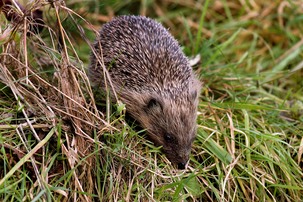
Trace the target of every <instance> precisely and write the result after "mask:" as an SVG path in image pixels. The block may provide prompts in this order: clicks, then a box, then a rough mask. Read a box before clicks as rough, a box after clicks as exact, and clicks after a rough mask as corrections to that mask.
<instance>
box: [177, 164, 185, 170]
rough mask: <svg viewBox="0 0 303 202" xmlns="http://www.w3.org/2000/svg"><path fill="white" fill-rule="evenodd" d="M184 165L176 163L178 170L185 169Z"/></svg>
mask: <svg viewBox="0 0 303 202" xmlns="http://www.w3.org/2000/svg"><path fill="white" fill-rule="evenodd" d="M185 165H186V163H183V162H181V163H178V169H180V170H181V169H185Z"/></svg>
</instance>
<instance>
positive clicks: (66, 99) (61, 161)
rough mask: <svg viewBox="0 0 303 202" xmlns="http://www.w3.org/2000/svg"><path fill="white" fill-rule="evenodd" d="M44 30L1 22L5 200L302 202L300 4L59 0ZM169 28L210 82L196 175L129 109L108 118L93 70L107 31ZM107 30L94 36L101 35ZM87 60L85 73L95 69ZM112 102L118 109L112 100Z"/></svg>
mask: <svg viewBox="0 0 303 202" xmlns="http://www.w3.org/2000/svg"><path fill="white" fill-rule="evenodd" d="M26 8H28V9H29V10H30V9H31V8H41V9H42V10H43V11H44V20H45V28H44V30H43V32H41V33H39V34H38V35H33V36H30V37H29V36H27V35H26V30H24V29H23V28H24V27H27V26H25V25H27V23H30V22H27V21H24V22H19V23H15V24H14V23H12V22H8V21H6V19H5V18H4V16H1V18H0V22H1V23H0V24H1V30H0V34H1V37H0V45H1V46H0V50H1V53H0V61H1V63H0V103H1V104H0V117H1V119H0V159H1V161H2V162H3V163H1V164H0V199H1V200H3V201H6V200H11V201H12V200H13V201H24V200H26V201H27V200H28V201H39V200H48V201H70V200H80V201H118V200H125V201H185V200H186V201H201V200H207V201H300V200H301V198H302V195H303V194H302V193H303V190H302V187H303V176H302V175H303V174H302V165H303V161H302V153H303V143H302V142H303V136H302V135H303V96H302V95H303V93H302V91H303V88H302V86H303V83H302V82H303V81H302V76H303V66H302V60H301V58H302V46H303V41H302V34H303V33H302V25H303V23H302V19H301V17H300V16H301V15H302V13H303V11H302V8H301V7H300V3H299V2H296V1H282V0H279V1H275V2H266V1H258V0H256V1H242V0H240V1H239V2H237V3H236V2H232V1H224V0H216V1H203V2H197V1H193V0H189V1H161V2H158V1H142V2H141V3H138V2H132V1H129V2H128V1H125V2H121V3H113V1H102V2H98V1H86V2H82V3H79V2H76V3H75V2H72V1H67V2H66V5H64V4H63V3H62V2H54V3H52V4H50V3H48V1H40V2H31V3H28V6H27V7H26ZM119 14H143V15H147V16H150V17H153V18H155V19H157V20H159V21H161V22H162V23H163V24H164V26H166V27H169V28H170V31H171V32H172V34H173V35H174V36H176V38H177V39H179V41H180V43H181V44H182V46H183V47H184V51H185V52H186V54H187V55H188V56H196V55H200V56H201V60H200V61H199V63H198V64H196V65H195V66H194V69H195V70H196V72H197V74H198V75H199V76H200V77H201V80H203V82H204V86H203V89H202V93H201V102H200V105H199V116H198V128H199V129H198V134H197V138H196V140H195V142H194V145H193V150H192V155H191V159H190V162H189V165H188V168H187V169H186V170H184V171H177V170H175V169H174V168H173V167H172V166H171V165H170V163H169V161H168V160H167V159H166V157H165V156H164V155H162V154H161V152H159V148H156V147H154V146H153V144H152V143H151V142H149V141H148V140H146V139H145V138H144V131H138V130H137V129H136V128H135V127H134V126H132V125H128V124H126V123H125V121H124V119H125V110H124V106H123V105H119V106H117V107H113V108H110V107H108V109H111V111H109V113H105V112H104V111H102V110H101V111H100V110H98V109H97V106H96V102H98V101H95V98H94V96H93V93H92V90H91V87H90V84H89V81H88V78H87V76H86V73H85V71H86V67H87V63H88V58H89V52H90V42H91V41H93V38H94V34H95V33H96V32H97V31H96V30H97V28H98V27H100V25H101V24H102V23H103V22H105V21H108V20H109V19H110V18H111V17H112V16H114V15H119ZM94 25H95V26H94ZM83 62H84V63H83ZM107 104H109V103H107Z"/></svg>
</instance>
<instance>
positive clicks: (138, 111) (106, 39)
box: [88, 15, 201, 169]
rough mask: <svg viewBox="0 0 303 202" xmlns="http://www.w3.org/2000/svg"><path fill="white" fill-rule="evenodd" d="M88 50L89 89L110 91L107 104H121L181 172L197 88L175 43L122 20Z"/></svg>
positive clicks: (151, 24)
mask: <svg viewBox="0 0 303 202" xmlns="http://www.w3.org/2000/svg"><path fill="white" fill-rule="evenodd" d="M93 49H94V50H93V51H92V54H91V58H90V66H89V68H88V76H89V79H90V81H91V83H92V85H93V86H94V87H95V88H97V89H98V90H100V91H103V92H106V91H107V90H109V92H110V95H111V101H112V102H116V101H117V99H118V100H121V101H122V102H123V103H124V104H125V106H126V112H127V113H128V114H130V116H131V117H132V118H133V119H135V120H136V121H137V122H138V123H139V124H140V125H141V126H142V127H143V128H144V129H146V132H147V136H148V137H149V139H150V140H151V141H152V142H153V143H154V144H155V145H156V146H161V149H162V151H163V152H164V154H165V155H166V157H167V158H168V160H170V161H171V163H172V164H173V165H175V166H177V168H178V169H185V167H186V165H187V162H188V161H189V155H190V152H191V147H192V143H193V141H194V139H195V137H196V130H197V129H196V128H197V124H196V118H197V106H198V96H199V94H200V87H201V83H200V82H199V80H198V79H197V76H196V75H195V74H194V72H193V70H192V67H191V66H190V65H189V61H188V59H187V57H186V56H185V55H184V53H183V52H182V50H181V48H180V46H179V44H178V42H177V41H176V40H175V39H174V38H173V36H172V35H171V34H170V33H169V32H168V30H167V29H166V28H164V27H163V26H162V25H161V24H160V23H158V22H156V21H155V20H152V19H150V18H148V17H144V16H130V15H127V16H119V17H116V18H114V19H113V20H111V21H110V22H108V23H106V24H104V25H103V26H102V28H101V30H100V32H99V35H98V36H97V39H96V40H95V43H94V45H93ZM104 67H105V68H106V69H105V68H104ZM105 75H107V76H105ZM108 80H110V82H106V81H108ZM114 95H116V96H114Z"/></svg>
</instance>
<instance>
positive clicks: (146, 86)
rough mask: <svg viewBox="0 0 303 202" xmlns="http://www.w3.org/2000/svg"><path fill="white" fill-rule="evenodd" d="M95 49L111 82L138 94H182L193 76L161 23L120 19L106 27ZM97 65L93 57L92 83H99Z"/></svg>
mask: <svg viewBox="0 0 303 202" xmlns="http://www.w3.org/2000/svg"><path fill="white" fill-rule="evenodd" d="M99 42H101V46H102V53H101V51H100V48H99V47H100V46H99ZM95 48H96V50H97V52H98V55H101V54H102V56H103V60H104V64H105V66H106V68H107V69H108V70H109V73H110V75H111V79H112V80H113V81H114V82H115V83H116V84H118V85H121V86H124V87H125V88H128V89H133V90H135V91H137V92H143V91H163V90H165V89H170V90H172V89H173V88H179V90H180V88H183V87H184V85H188V80H189V78H190V76H191V74H192V70H191V68H190V67H189V65H188V61H187V59H186V57H185V56H184V54H183V53H182V51H181V49H180V47H179V45H178V43H177V41H176V40H175V39H174V38H173V37H172V36H171V34H170V33H169V32H168V31H167V30H166V29H165V28H164V27H163V26H162V25H161V24H160V23H157V22H155V21H154V20H152V19H149V18H146V17H142V16H120V17H117V18H115V19H113V20H112V21H110V22H109V23H106V24H105V25H104V26H103V27H102V29H101V31H100V37H99V38H98V39H97V40H96V43H95ZM95 63H96V58H95V57H94V56H92V66H91V67H90V72H91V75H92V77H93V80H96V79H99V80H100V79H102V77H103V73H102V68H101V67H100V66H99V65H97V66H95ZM92 68H93V69H92Z"/></svg>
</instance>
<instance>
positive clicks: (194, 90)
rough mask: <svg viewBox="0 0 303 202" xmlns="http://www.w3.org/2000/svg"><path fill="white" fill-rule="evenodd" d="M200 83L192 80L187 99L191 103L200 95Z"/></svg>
mask: <svg viewBox="0 0 303 202" xmlns="http://www.w3.org/2000/svg"><path fill="white" fill-rule="evenodd" d="M200 88H201V83H200V81H198V80H197V79H194V80H193V82H192V83H191V85H190V88H189V89H190V90H189V95H188V99H189V100H190V101H191V102H195V101H196V100H197V99H198V96H199V94H200Z"/></svg>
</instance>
